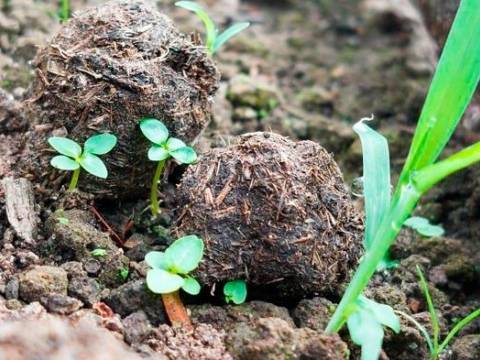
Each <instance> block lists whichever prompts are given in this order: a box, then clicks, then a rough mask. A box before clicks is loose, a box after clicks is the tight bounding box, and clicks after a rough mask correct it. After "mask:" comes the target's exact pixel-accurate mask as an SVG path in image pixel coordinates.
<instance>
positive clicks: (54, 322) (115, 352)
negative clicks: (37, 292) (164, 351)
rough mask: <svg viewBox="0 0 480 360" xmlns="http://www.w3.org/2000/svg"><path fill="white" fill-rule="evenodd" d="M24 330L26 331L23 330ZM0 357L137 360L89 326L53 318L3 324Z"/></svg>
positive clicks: (19, 359) (104, 333) (13, 359)
mask: <svg viewBox="0 0 480 360" xmlns="http://www.w3.org/2000/svg"><path fill="white" fill-rule="evenodd" d="M26 329H28V331H25V330H26ZM0 358H2V359H10V360H22V359H47V358H48V359H52V360H55V359H57V360H60V359H68V358H77V359H93V358H96V359H98V358H101V359H105V360H110V359H120V358H121V359H125V360H139V359H141V357H140V356H138V355H136V354H135V353H134V352H132V351H129V350H127V348H126V346H124V345H123V344H122V343H121V342H120V341H118V340H117V339H115V337H114V336H113V335H112V334H111V333H110V332H109V331H106V330H104V329H100V328H96V327H93V326H92V324H91V323H87V322H80V324H78V325H76V326H74V325H72V324H71V323H69V322H68V321H66V320H61V319H59V318H55V317H53V316H49V317H46V318H44V319H28V320H23V321H14V322H4V323H2V326H1V330H0Z"/></svg>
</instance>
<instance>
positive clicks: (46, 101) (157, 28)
mask: <svg viewBox="0 0 480 360" xmlns="http://www.w3.org/2000/svg"><path fill="white" fill-rule="evenodd" d="M34 65H35V71H36V76H35V79H34V82H33V84H32V86H31V88H30V97H29V98H28V99H27V101H26V102H25V104H26V105H27V108H28V112H29V118H30V119H31V122H32V124H31V130H32V131H31V132H32V133H34V134H29V135H28V136H29V137H28V139H29V143H32V144H30V145H29V146H30V150H28V151H30V154H29V155H30V156H29V158H30V161H29V165H30V166H27V168H26V169H22V172H23V173H24V174H25V173H27V174H32V175H33V176H34V177H36V178H38V179H42V178H44V177H45V171H44V170H45V168H48V166H47V164H48V162H47V161H48V160H49V159H50V158H51V156H52V153H51V152H48V151H47V149H48V145H47V143H46V139H47V138H48V136H51V135H52V134H55V135H63V136H68V137H70V138H72V139H74V140H76V141H78V142H80V143H82V142H83V141H85V140H86V139H87V138H88V137H89V136H91V135H93V134H96V133H98V132H111V133H114V134H115V135H117V137H118V140H119V143H118V145H117V147H116V148H115V149H114V150H113V151H112V152H111V153H109V154H108V155H107V156H106V157H105V159H106V164H107V168H108V170H109V173H110V175H109V178H108V180H107V181H103V180H102V181H101V183H97V182H96V181H95V179H93V178H90V179H89V180H88V181H82V180H81V181H80V188H83V189H86V190H89V191H91V192H94V193H97V194H103V195H105V196H106V197H107V196H111V197H134V196H136V195H137V194H138V193H139V192H141V191H142V190H144V189H145V188H147V187H148V185H149V178H150V176H151V172H152V171H153V169H154V164H153V163H152V162H149V161H148V159H147V147H148V143H147V141H146V140H145V139H144V138H143V136H142V134H141V132H140V131H139V128H138V123H139V121H140V119H141V118H143V117H154V118H158V119H160V120H162V121H164V123H165V124H166V125H167V127H168V128H169V129H170V131H171V133H172V135H174V136H177V137H179V138H181V139H182V140H184V141H186V142H190V141H192V140H194V139H195V138H196V137H197V136H198V135H199V134H200V132H201V131H202V130H203V129H204V127H205V126H206V124H207V123H208V121H209V118H210V114H211V109H210V108H211V104H210V102H211V97H212V95H213V94H214V93H215V91H216V89H217V85H218V79H219V73H218V71H217V69H216V67H215V65H214V63H213V61H212V59H211V58H210V57H209V56H208V55H207V53H206V51H205V48H204V47H203V46H201V44H199V43H195V42H194V41H192V40H191V39H190V37H189V36H187V35H185V34H182V33H180V32H179V31H178V30H177V29H176V27H175V26H174V24H173V22H172V21H171V20H170V19H169V18H168V17H167V16H165V15H163V14H161V13H159V12H158V11H157V10H155V9H153V8H151V7H150V6H148V5H146V4H145V3H143V2H141V1H123V0H121V1H112V2H107V3H105V4H102V5H100V6H98V7H93V8H89V9H86V10H84V11H82V12H79V13H76V14H75V16H74V17H73V18H72V19H71V20H69V21H68V22H67V23H66V25H64V26H63V27H62V28H61V29H60V30H59V32H58V33H57V34H56V35H55V36H54V37H53V39H52V40H51V42H50V43H49V44H48V45H47V46H46V47H45V48H43V49H41V50H40V51H39V53H38V54H37V57H36V59H35V61H34ZM32 137H33V141H32ZM39 165H41V166H39ZM151 170H152V171H151Z"/></svg>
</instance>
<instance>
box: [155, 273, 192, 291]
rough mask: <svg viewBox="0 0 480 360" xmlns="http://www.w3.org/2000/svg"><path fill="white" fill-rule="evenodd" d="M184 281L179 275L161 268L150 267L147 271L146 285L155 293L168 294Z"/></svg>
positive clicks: (179, 286)
mask: <svg viewBox="0 0 480 360" xmlns="http://www.w3.org/2000/svg"><path fill="white" fill-rule="evenodd" d="M184 282H185V281H184V280H183V278H182V277H181V276H179V275H177V274H172V273H170V272H168V271H165V270H162V269H151V270H148V272H147V286H148V288H149V289H150V290H151V291H152V292H154V293H155V294H169V293H172V292H174V291H177V290H178V289H180V288H181V287H182V286H183V284H184Z"/></svg>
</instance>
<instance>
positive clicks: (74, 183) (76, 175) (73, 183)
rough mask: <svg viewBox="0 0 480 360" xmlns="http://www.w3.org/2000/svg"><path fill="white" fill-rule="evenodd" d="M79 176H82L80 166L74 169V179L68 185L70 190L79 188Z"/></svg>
mask: <svg viewBox="0 0 480 360" xmlns="http://www.w3.org/2000/svg"><path fill="white" fill-rule="evenodd" d="M79 176H80V168H78V169H77V170H74V171H73V174H72V179H71V180H70V185H69V186H68V191H73V190H75V189H76V188H77V184H78V178H79Z"/></svg>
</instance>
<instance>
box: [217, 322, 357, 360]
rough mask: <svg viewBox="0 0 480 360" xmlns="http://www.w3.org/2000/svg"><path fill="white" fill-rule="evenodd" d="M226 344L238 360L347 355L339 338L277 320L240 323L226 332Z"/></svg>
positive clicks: (340, 357)
mask: <svg viewBox="0 0 480 360" xmlns="http://www.w3.org/2000/svg"><path fill="white" fill-rule="evenodd" d="M226 343H227V348H228V349H229V351H230V352H231V354H232V355H233V357H234V358H235V359H238V360H277V359H325V360H344V359H345V358H347V357H348V354H349V350H348V348H347V345H346V344H345V343H344V342H343V341H342V340H340V338H339V337H338V335H325V334H323V333H321V332H317V331H314V330H312V329H308V328H303V329H296V328H294V327H292V326H291V325H290V324H288V323H287V322H285V321H284V320H282V319H278V318H263V319H259V320H257V321H255V322H254V324H247V323H244V322H242V323H239V324H237V326H236V327H235V328H234V329H232V330H231V331H229V333H228V336H227V340H226Z"/></svg>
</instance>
